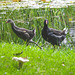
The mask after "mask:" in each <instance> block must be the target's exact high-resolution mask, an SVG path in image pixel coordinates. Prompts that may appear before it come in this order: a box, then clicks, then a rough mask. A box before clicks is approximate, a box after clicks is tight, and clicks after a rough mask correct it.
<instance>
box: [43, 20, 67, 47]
mask: <svg viewBox="0 0 75 75" xmlns="http://www.w3.org/2000/svg"><path fill="white" fill-rule="evenodd" d="M66 34H67V29H66V28H64V30H63V31H59V30H56V29H53V28H48V20H47V19H46V20H45V21H44V27H43V29H42V37H43V39H44V40H46V41H47V42H49V43H51V44H52V45H53V46H55V45H58V46H61V42H62V41H63V40H64V39H65V37H66Z"/></svg>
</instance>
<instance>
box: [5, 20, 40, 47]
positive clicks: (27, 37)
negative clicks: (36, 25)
mask: <svg viewBox="0 0 75 75" xmlns="http://www.w3.org/2000/svg"><path fill="white" fill-rule="evenodd" d="M6 23H11V27H12V30H13V31H14V33H15V34H16V35H17V36H18V37H20V38H21V39H23V40H24V41H26V42H27V44H28V43H29V42H30V43H35V44H36V45H37V46H38V47H40V46H39V45H38V44H37V43H36V42H34V41H33V40H32V38H33V37H34V36H35V33H36V30H35V29H34V30H28V29H25V28H19V27H17V26H16V25H15V23H14V21H13V20H11V19H9V20H8V21H7V22H6ZM40 48H41V47H40Z"/></svg>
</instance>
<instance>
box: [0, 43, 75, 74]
mask: <svg viewBox="0 0 75 75" xmlns="http://www.w3.org/2000/svg"><path fill="white" fill-rule="evenodd" d="M21 51H23V54H21V55H19V56H17V57H28V59H29V62H27V63H24V65H23V67H22V68H21V69H20V70H19V69H18V68H19V67H18V62H17V61H13V60H12V58H13V57H14V55H13V54H14V53H19V52H21ZM3 56H4V57H3ZM63 63H64V65H65V66H63V65H62V64H63ZM5 74H6V75H75V52H74V49H72V50H70V48H67V47H63V48H61V49H59V51H58V49H55V51H54V52H53V48H50V47H47V48H44V51H43V50H41V49H39V48H38V47H37V46H35V47H33V46H30V45H29V46H27V47H26V45H25V44H24V45H20V44H14V43H0V75H5Z"/></svg>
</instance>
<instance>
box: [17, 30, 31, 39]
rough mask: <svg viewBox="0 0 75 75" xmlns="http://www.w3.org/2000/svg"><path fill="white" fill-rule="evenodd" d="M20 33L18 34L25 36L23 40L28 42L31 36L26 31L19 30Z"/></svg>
mask: <svg viewBox="0 0 75 75" xmlns="http://www.w3.org/2000/svg"><path fill="white" fill-rule="evenodd" d="M17 31H18V33H20V34H21V35H22V36H23V38H25V39H26V40H28V39H29V38H30V35H29V34H28V32H27V31H25V30H23V31H22V30H17Z"/></svg>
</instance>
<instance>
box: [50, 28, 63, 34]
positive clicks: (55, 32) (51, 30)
mask: <svg viewBox="0 0 75 75" xmlns="http://www.w3.org/2000/svg"><path fill="white" fill-rule="evenodd" d="M49 32H52V33H53V34H55V35H61V34H62V31H60V30H56V29H53V28H49Z"/></svg>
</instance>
